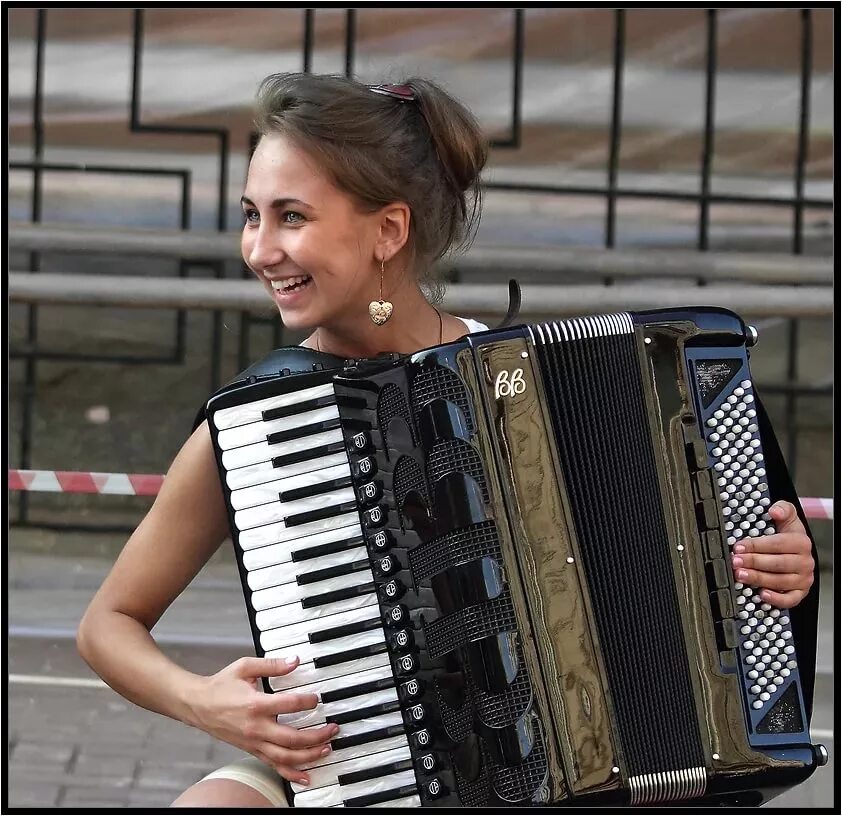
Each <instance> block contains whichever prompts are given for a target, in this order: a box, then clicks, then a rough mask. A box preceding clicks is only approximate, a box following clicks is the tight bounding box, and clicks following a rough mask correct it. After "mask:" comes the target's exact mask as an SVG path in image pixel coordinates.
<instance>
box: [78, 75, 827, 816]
mask: <svg viewBox="0 0 842 816" xmlns="http://www.w3.org/2000/svg"><path fill="white" fill-rule="evenodd" d="M257 107H258V112H257V126H258V130H259V133H260V135H261V138H260V141H259V143H258V145H257V148H256V150H255V153H254V156H253V158H252V161H251V164H250V167H249V173H248V180H247V182H246V188H245V191H244V195H243V197H242V203H243V212H244V217H245V224H244V227H243V236H242V252H243V258H244V259H245V261H246V263H247V264H248V265H249V267H250V268H251V270H252V271H253V272H254V274H255V275H256V276H257V278H258V280H260V282H261V283H262V284H263V285H264V287H265V288H266V290H267V292H268V294H269V296H270V297H271V298H272V299H273V300H274V302H275V303H276V305H277V307H278V311H279V312H280V316H281V319H282V320H283V322H284V324H285V325H286V326H287V327H288V328H290V329H296V330H304V331H309V332H311V333H310V334H309V336H308V337H307V339H306V340H305V341H304V343H303V345H305V346H307V347H309V348H312V349H316V350H319V351H323V352H328V353H331V354H335V355H337V356H344V357H372V356H376V355H377V354H379V353H381V352H384V351H395V352H414V351H417V350H419V349H422V348H427V347H430V346H434V345H436V344H439V343H442V342H450V341H454V340H456V339H458V338H459V337H461V336H462V335H464V334H466V333H469V332H471V331H476V330H480V329H484V328H486V327H485V326H483V325H482V324H479V323H477V322H475V321H473V320H470V319H465V318H460V317H456V316H454V315H451V314H447V313H446V312H443V311H441V310H440V309H438V308H437V307H436V306H434V305H433V304H432V303H431V302H430V301H429V300H428V298H427V297H426V296H425V294H424V284H425V282H428V280H429V279H428V275H429V271H430V269H431V267H432V264H433V262H434V261H436V260H437V259H439V258H441V257H442V256H443V255H444V254H445V253H447V252H448V251H450V250H451V249H453V248H454V247H456V246H458V245H460V244H463V243H464V242H465V241H466V240H467V239H469V238H470V236H471V235H472V232H473V229H474V227H475V225H476V222H477V220H478V217H479V206H478V205H479V174H480V171H481V170H482V167H483V165H484V163H485V160H486V153H487V149H486V143H485V141H484V139H483V138H482V135H481V132H480V129H479V127H478V125H477V123H476V121H475V120H474V118H473V117H472V116H471V114H470V113H469V112H468V111H467V110H466V109H465V108H464V107H463V106H462V105H460V104H459V103H458V102H456V101H455V100H454V99H452V98H451V97H450V96H449V95H447V94H446V93H445V92H444V91H443V90H441V89H440V88H439V87H437V86H436V85H434V84H433V83H431V82H428V81H425V80H421V79H411V80H408V81H406V82H405V83H404V84H402V85H389V86H382V85H381V86H374V87H371V86H366V85H361V84H359V83H357V82H354V81H352V80H349V79H344V78H338V77H332V76H313V75H306V74H281V75H274V76H270V77H268V78H267V79H266V80H265V81H264V82H263V84H262V85H261V88H260V91H259V94H258V106H257ZM770 512H771V513H772V515H773V517H774V518H775V520H776V522H777V525H778V531H779V532H778V534H777V535H774V536H767V537H763V538H762V539H760V540H757V539H755V540H753V541H751V543H750V545H747V546H750V549H749V550H748V551H746V552H744V553H741V554H740V555H739V557H737V558H735V559H734V566H735V569H736V570H737V575H736V578H737V580H738V581H742V582H743V583H749V584H753V585H759V586H763V587H765V588H766V592H767V595H768V599H769V602H770V603H773V604H776V605H779V606H793V605H795V604H797V603H798V602H799V601H800V600H801V599H802V598H803V597H804V595H805V594H806V593H807V591H808V589H809V587H810V585H811V583H812V573H813V559H812V556H811V554H810V540H809V538H808V537H807V536H806V535H805V533H804V529H803V527H802V526H801V523H800V522H799V521H798V518H797V516H796V515H795V511H794V508H793V507H792V506H791V505H787V504H786V503H780V504H779V506H776V507H773V508H772V510H771V511H770ZM227 535H228V522H227V517H226V512H225V507H224V503H223V498H222V491H221V488H220V484H219V476H218V473H217V468H216V464H215V460H214V455H213V450H212V446H211V440H210V434H209V431H208V428H207V423H203V424H202V425H200V426H199V427H198V428H197V430H196V431H195V433H193V435H192V436H191V437H190V438H189V439H188V440H187V442H186V443H185V444H184V446H183V448H182V449H181V451H180V452H179V454H178V456H177V457H176V459H175V460H174V462H173V464H172V466H171V468H170V470H169V471H168V473H167V478H166V480H165V482H164V485H163V487H162V490H161V492H160V494H159V495H158V497H157V499H156V500H155V503H154V505H153V506H152V508H151V509H150V511H149V513H148V514H147V516H146V517H145V518H144V519H143V521H142V522H141V524H140V525H139V527H138V528H137V530H136V531H135V533H134V534H133V535H132V536H131V538H130V539H129V541H128V543H127V544H126V546H125V548H124V550H123V552H122V553H121V554H120V557H119V558H118V560H117V562H116V563H115V565H114V568H113V569H112V571H111V573H110V574H109V576H108V577H107V578H106V580H105V582H104V583H103V585H102V587H101V588H100V590H99V591H98V592H97V594H96V596H95V597H94V598H93V600H92V601H91V604H90V606H89V608H88V610H87V612H86V613H85V616H84V618H83V620H82V622H81V624H80V627H79V634H78V645H79V651H80V653H81V654H82V656H83V657H84V658H85V660H86V661H87V662H88V663H89V664H90V665H91V666H92V667H93V668H94V670H95V671H96V672H97V673H98V674H99V675H100V676H101V677H102V678H103V679H104V680H105V681H106V682H107V683H108V684H109V685H110V686H111V687H112V688H114V689H115V690H116V691H117V692H119V693H120V694H122V695H123V696H125V697H126V698H127V699H129V700H131V701H133V702H135V703H137V704H138V705H141V706H143V707H145V708H148V709H151V710H153V711H157V712H159V713H161V714H165V715H167V716H169V717H173V718H175V719H178V720H181V721H182V722H184V723H186V724H188V725H192V726H195V727H196V728H200V729H202V730H204V731H206V732H207V733H208V734H211V735H212V736H214V737H217V738H218V739H221V740H224V741H225V742H228V743H230V744H232V745H235V746H238V747H240V748H242V749H243V750H244V751H245V752H246V753H247V754H249V755H251V756H250V757H248V758H246V759H244V760H243V761H242V762H239V763H235V764H234V765H231V766H227V767H226V768H223V769H222V770H220V771H217V772H215V773H213V774H211V775H210V776H209V777H207V778H205V779H203V780H202V781H200V782H198V783H197V784H195V785H194V786H193V787H192V788H190V789H189V790H188V791H186V792H185V793H184V794H182V796H180V797H179V798H178V799H177V800H176V802H175V803H174V804H176V805H179V806H192V807H203V806H208V807H270V806H279V805H284V804H285V800H284V794H283V788H282V787H281V784H280V777H284V778H285V779H288V780H291V781H295V782H298V783H299V784H302V785H306V784H308V781H309V779H308V775H307V773H306V771H302V770H300V768H302V767H306V766H307V765H309V764H311V763H312V762H314V761H315V760H317V759H319V758H321V757H323V756H325V755H327V754H328V753H329V752H330V741H331V740H332V739H333V737H334V736H335V735H336V734H337V733H338V732H339V730H340V729H339V728H338V727H337V726H335V725H333V726H330V725H328V726H322V727H318V728H312V729H306V730H303V731H296V730H295V729H293V728H290V727H288V726H285V725H281V724H279V723H278V722H277V719H276V717H277V715H279V714H285V713H291V712H296V711H303V710H307V709H312V708H315V707H316V705H317V702H318V701H317V698H316V695H314V694H297V693H293V692H284V693H277V694H272V695H267V694H264V693H263V692H262V691H261V690H260V685H259V684H258V682H257V681H258V678H261V677H268V676H278V675H283V674H286V673H288V672H292V671H295V668H296V666H297V659H296V657H295V656H294V655H293V654H291V655H290V656H289V657H288V658H287V660H285V661H283V660H279V659H261V658H256V657H243V658H241V659H240V660H238V661H236V662H234V663H232V664H231V665H229V666H226V667H225V668H223V669H222V670H220V671H219V672H217V673H216V674H214V675H212V676H210V677H204V676H198V675H195V674H192V673H190V672H188V671H186V670H185V669H183V668H181V667H179V666H178V665H176V664H175V663H173V662H172V661H171V660H169V659H168V658H167V657H166V656H165V655H164V654H163V653H162V652H161V651H160V650H159V649H158V647H157V646H156V644H155V642H154V640H153V639H152V637H151V635H150V634H149V632H150V630H151V629H152V627H153V626H154V625H155V623H156V622H157V621H158V619H159V618H160V616H161V615H162V614H163V613H164V611H165V610H166V609H167V607H168V606H169V605H170V604H171V603H172V602H173V600H175V598H176V597H178V595H179V594H180V593H181V592H182V591H183V590H184V589H185V587H187V585H188V584H189V583H190V581H191V580H192V579H193V577H194V576H195V575H196V574H197V573H198V572H199V570H200V569H201V568H202V566H203V565H204V564H205V563H206V562H207V560H208V559H209V558H210V557H211V555H212V554H213V553H214V551H215V550H216V549H217V548H218V547H219V545H220V543H221V542H222V541H223V540H224V539H225V538H226V536H227Z"/></svg>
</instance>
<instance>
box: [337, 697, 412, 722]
mask: <svg viewBox="0 0 842 816" xmlns="http://www.w3.org/2000/svg"><path fill="white" fill-rule="evenodd" d="M400 708H401V704H400V700H390V701H389V702H388V703H377V704H376V705H370V706H366V707H365V708H357V709H354V710H353V711H343V712H342V713H341V714H331V715H330V716H329V717H325V723H336V725H342V724H343V723H349V722H356V721H357V720H364V719H365V718H366V717H379V716H380V715H381V714H391V713H392V712H393V711H400Z"/></svg>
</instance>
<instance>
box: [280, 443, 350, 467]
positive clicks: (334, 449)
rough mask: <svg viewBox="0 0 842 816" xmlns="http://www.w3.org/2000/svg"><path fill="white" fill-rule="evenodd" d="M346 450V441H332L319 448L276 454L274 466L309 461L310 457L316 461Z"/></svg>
mask: <svg viewBox="0 0 842 816" xmlns="http://www.w3.org/2000/svg"><path fill="white" fill-rule="evenodd" d="M345 450H346V448H345V443H344V442H331V443H330V444H329V445H321V446H320V447H318V448H310V449H308V450H300V451H295V452H294V453H287V454H284V455H283V456H276V457H275V458H274V459H273V460H272V467H276V468H279V467H286V466H287V465H297V464H298V463H299V462H307V461H309V460H310V459H312V460H314V461H316V460H317V459H321V458H322V457H323V456H332V455H333V454H334V453H343V452H344V451H345Z"/></svg>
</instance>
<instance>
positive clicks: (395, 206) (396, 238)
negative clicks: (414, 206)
mask: <svg viewBox="0 0 842 816" xmlns="http://www.w3.org/2000/svg"><path fill="white" fill-rule="evenodd" d="M379 218H380V226H379V228H380V231H379V234H378V237H377V243H376V245H375V254H376V256H377V260H378V261H380V260H382V261H386V262H388V261H390V260H391V259H392V258H394V257H395V255H397V254H398V252H400V251H401V250H402V249H403V248H404V246H405V245H406V242H407V241H408V240H409V223H410V220H411V218H412V211H411V210H410V209H409V205H408V204H406V203H405V202H403V201H395V202H394V203H392V204H387V205H386V206H385V207H383V208H382V209H381V210H380V212H379Z"/></svg>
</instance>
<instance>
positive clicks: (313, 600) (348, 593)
mask: <svg viewBox="0 0 842 816" xmlns="http://www.w3.org/2000/svg"><path fill="white" fill-rule="evenodd" d="M375 589H376V587H375V584H374V581H369V582H368V583H367V584H357V585H356V586H352V587H345V589H335V590H334V591H333V592H323V593H322V594H321V595H310V596H308V597H307V598H302V599H301V606H302V607H303V608H304V609H310V608H312V607H314V606H325V605H327V604H331V603H337V602H338V601H346V600H347V599H348V598H355V597H357V596H358V595H368V593H369V592H374V590H375Z"/></svg>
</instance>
